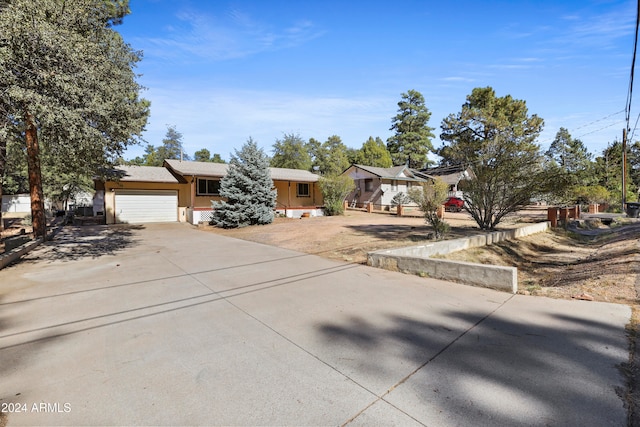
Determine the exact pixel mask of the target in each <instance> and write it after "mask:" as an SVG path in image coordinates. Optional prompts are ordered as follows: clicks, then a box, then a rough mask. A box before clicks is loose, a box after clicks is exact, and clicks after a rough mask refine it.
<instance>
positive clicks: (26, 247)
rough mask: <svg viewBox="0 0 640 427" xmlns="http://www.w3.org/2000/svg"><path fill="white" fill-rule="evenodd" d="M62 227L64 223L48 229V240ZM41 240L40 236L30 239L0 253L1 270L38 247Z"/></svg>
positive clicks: (42, 240)
mask: <svg viewBox="0 0 640 427" xmlns="http://www.w3.org/2000/svg"><path fill="white" fill-rule="evenodd" d="M63 227H64V224H60V225H56V226H54V227H52V228H51V231H49V239H48V240H53V238H54V237H55V235H56V234H58V233H59V232H60V230H62V228H63ZM43 242H44V239H42V238H39V239H36V240H32V241H30V242H27V243H25V244H23V245H20V246H18V247H17V248H14V249H12V250H10V251H9V252H5V253H4V254H2V255H0V270H2V269H3V268H5V267H6V266H8V265H11V264H13V263H14V262H16V261H17V260H19V259H20V258H22V257H23V256H24V255H26V254H28V253H29V252H31V251H32V250H33V249H34V248H36V247H38V246H39V245H40V244H41V243H43Z"/></svg>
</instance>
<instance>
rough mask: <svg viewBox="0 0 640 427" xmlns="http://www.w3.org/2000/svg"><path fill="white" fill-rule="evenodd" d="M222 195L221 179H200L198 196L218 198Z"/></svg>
mask: <svg viewBox="0 0 640 427" xmlns="http://www.w3.org/2000/svg"><path fill="white" fill-rule="evenodd" d="M218 195H220V180H219V179H201V178H198V196H218Z"/></svg>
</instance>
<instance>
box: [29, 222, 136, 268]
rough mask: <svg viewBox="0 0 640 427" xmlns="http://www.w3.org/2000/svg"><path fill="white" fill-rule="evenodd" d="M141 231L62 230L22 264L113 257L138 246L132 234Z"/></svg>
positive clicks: (127, 227) (125, 228)
mask: <svg viewBox="0 0 640 427" xmlns="http://www.w3.org/2000/svg"><path fill="white" fill-rule="evenodd" d="M142 229H144V226H143V225H109V226H106V225H93V226H70V225H69V226H65V227H64V228H63V229H62V230H61V231H60V232H59V233H58V234H57V235H56V236H55V237H54V238H53V240H50V241H48V242H45V243H44V244H43V245H42V247H41V249H40V250H38V251H37V253H32V254H29V255H28V256H25V257H24V261H23V262H34V261H72V260H77V259H81V258H99V257H102V256H105V255H115V254H116V253H118V252H121V251H123V250H125V249H127V248H130V247H133V246H135V245H137V244H138V243H137V241H136V239H135V232H136V231H137V230H142Z"/></svg>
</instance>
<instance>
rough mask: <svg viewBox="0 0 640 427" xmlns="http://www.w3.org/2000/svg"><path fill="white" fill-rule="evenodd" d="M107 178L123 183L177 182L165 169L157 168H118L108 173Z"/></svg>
mask: <svg viewBox="0 0 640 427" xmlns="http://www.w3.org/2000/svg"><path fill="white" fill-rule="evenodd" d="M109 176H110V177H112V178H114V179H115V180H118V181H123V182H129V181H140V182H164V183H174V184H177V183H178V182H179V181H178V179H177V178H176V177H175V176H173V174H172V173H171V172H169V170H168V169H167V168H163V167H158V166H118V167H116V168H115V169H113V170H111V171H110V173H109Z"/></svg>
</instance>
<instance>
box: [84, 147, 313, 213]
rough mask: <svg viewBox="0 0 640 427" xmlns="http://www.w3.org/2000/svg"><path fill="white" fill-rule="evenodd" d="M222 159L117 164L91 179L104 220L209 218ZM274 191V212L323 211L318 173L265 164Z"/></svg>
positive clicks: (217, 190) (224, 168)
mask: <svg viewBox="0 0 640 427" xmlns="http://www.w3.org/2000/svg"><path fill="white" fill-rule="evenodd" d="M228 170H229V165H228V164H224V163H210V162H192V161H180V160H171V159H168V160H165V161H164V163H163V167H153V166H119V167H117V168H116V169H114V170H113V171H111V173H110V174H109V176H110V178H107V179H106V180H102V179H97V180H96V181H95V183H96V184H95V187H96V190H98V191H101V193H100V194H103V195H104V201H103V202H101V203H103V204H104V209H101V210H102V211H104V212H105V218H106V222H107V223H108V224H113V223H119V222H160V221H185V222H187V221H188V222H191V223H193V224H197V223H199V222H202V221H205V222H207V221H209V219H210V218H211V215H212V212H213V208H212V202H213V201H220V200H224V198H223V197H222V196H220V180H221V179H222V178H223V177H224V176H225V175H226V174H227V172H228ZM270 172H271V179H272V180H273V187H274V188H275V190H276V191H277V199H276V203H277V205H276V212H277V213H279V214H282V215H285V216H288V217H299V216H301V215H302V214H308V215H310V216H319V215H322V214H323V211H322V205H323V199H322V193H321V192H320V187H319V185H318V180H319V176H318V175H316V174H314V173H311V172H309V171H306V170H298V169H283V168H270Z"/></svg>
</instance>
